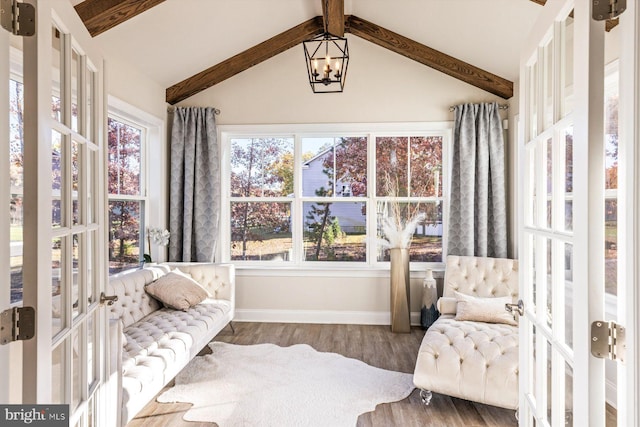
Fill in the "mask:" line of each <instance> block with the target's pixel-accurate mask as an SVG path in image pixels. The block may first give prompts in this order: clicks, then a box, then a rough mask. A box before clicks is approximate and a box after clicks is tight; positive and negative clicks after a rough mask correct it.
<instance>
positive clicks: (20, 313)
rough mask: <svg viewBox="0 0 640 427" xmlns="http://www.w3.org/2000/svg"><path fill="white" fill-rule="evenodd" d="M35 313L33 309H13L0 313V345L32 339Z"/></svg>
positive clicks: (34, 328) (34, 327)
mask: <svg viewBox="0 0 640 427" xmlns="http://www.w3.org/2000/svg"><path fill="white" fill-rule="evenodd" d="M35 331H36V311H35V310H34V309H33V307H13V308H10V309H8V310H5V311H3V312H2V313H0V344H8V343H10V342H13V341H18V340H28V339H31V338H33V336H34V335H35Z"/></svg>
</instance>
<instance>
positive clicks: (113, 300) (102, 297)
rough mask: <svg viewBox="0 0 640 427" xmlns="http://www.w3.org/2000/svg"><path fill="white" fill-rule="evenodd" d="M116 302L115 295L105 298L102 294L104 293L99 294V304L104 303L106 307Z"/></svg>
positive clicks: (116, 297)
mask: <svg viewBox="0 0 640 427" xmlns="http://www.w3.org/2000/svg"><path fill="white" fill-rule="evenodd" d="M116 301H118V296H117V295H109V296H107V295H105V294H104V292H103V293H101V294H100V304H104V303H105V302H106V303H107V305H113V303H114V302H116Z"/></svg>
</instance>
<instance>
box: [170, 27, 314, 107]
mask: <svg viewBox="0 0 640 427" xmlns="http://www.w3.org/2000/svg"><path fill="white" fill-rule="evenodd" d="M323 31H324V26H323V24H322V17H321V16H316V17H315V18H311V19H309V20H308V21H305V22H303V23H302V24H299V25H296V26H295V27H293V28H290V29H288V30H287V31H284V32H282V33H280V34H278V35H277V36H274V37H271V38H270V39H269V40H266V41H264V42H262V43H260V44H257V45H255V46H253V47H252V48H249V49H247V50H245V51H244V52H241V53H239V54H237V55H235V56H232V57H231V58H229V59H226V60H224V61H222V62H220V63H219V64H216V65H214V66H213V67H209V68H207V69H206V70H204V71H201V72H199V73H198V74H195V75H193V76H191V77H189V78H188V79H185V80H183V81H181V82H180V83H176V84H175V85H173V86H171V87H170V88H167V91H166V100H167V102H168V103H169V104H175V103H177V102H180V101H182V100H184V99H187V98H189V97H190V96H192V95H195V94H196V93H198V92H200V91H203V90H205V89H207V88H210V87H211V86H213V85H215V84H218V83H220V82H222V81H224V80H226V79H228V78H229V77H232V76H235V75H236V74H238V73H241V72H243V71H245V70H247V69H248V68H251V67H253V66H254V65H257V64H259V63H261V62H263V61H266V60H267V59H269V58H271V57H273V56H276V55H277V54H279V53H282V52H284V51H285V50H288V49H290V48H292V47H294V46H296V45H298V44H300V43H302V42H303V41H305V40H309V39H311V38H313V37H315V36H317V35H318V34H322V32H323Z"/></svg>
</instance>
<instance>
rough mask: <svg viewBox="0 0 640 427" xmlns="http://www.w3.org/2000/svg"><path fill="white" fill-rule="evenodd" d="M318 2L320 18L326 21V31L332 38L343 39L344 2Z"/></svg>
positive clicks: (342, 0) (328, 0)
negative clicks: (320, 10)
mask: <svg viewBox="0 0 640 427" xmlns="http://www.w3.org/2000/svg"><path fill="white" fill-rule="evenodd" d="M320 2H321V3H322V16H323V17H326V20H327V22H326V23H325V26H326V28H327V31H328V32H329V33H330V34H333V35H334V36H338V37H344V0H326V1H325V0H320ZM327 8H328V10H327Z"/></svg>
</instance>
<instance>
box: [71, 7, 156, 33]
mask: <svg viewBox="0 0 640 427" xmlns="http://www.w3.org/2000/svg"><path fill="white" fill-rule="evenodd" d="M163 1H165V0H85V1H83V2H82V3H79V4H77V5H76V6H75V9H76V12H77V13H78V16H79V17H80V19H82V22H84V26H85V27H87V30H89V34H91V36H92V37H95V36H97V35H98V34H102V33H104V32H105V31H107V30H109V29H111V28H113V27H115V26H116V25H118V24H122V23H123V22H124V21H126V20H128V19H131V18H133V17H134V16H136V15H139V14H141V13H142V12H144V11H146V10H149V9H151V8H152V7H154V6H157V5H159V4H160V3H162V2H163Z"/></svg>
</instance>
